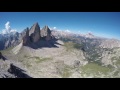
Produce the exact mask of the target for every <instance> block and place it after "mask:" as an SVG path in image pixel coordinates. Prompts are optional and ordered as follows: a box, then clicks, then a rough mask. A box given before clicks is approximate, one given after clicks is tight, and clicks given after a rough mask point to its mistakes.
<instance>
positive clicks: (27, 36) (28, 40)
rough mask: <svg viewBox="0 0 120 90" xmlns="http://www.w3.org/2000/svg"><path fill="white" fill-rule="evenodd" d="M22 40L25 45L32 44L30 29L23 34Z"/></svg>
mask: <svg viewBox="0 0 120 90" xmlns="http://www.w3.org/2000/svg"><path fill="white" fill-rule="evenodd" d="M22 40H23V45H28V44H29V43H30V37H29V28H26V29H25V30H24V31H23V32H22Z"/></svg>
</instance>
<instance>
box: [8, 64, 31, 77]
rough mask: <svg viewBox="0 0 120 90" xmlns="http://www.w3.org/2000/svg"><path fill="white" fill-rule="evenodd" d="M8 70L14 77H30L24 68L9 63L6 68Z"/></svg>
mask: <svg viewBox="0 0 120 90" xmlns="http://www.w3.org/2000/svg"><path fill="white" fill-rule="evenodd" d="M8 72H9V73H11V74H14V75H15V76H16V78H32V77H30V76H29V75H27V74H26V73H24V72H25V70H23V69H21V68H19V67H17V66H15V65H13V64H10V68H9V69H8Z"/></svg>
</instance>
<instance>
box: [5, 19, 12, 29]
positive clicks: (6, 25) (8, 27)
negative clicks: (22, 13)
mask: <svg viewBox="0 0 120 90" xmlns="http://www.w3.org/2000/svg"><path fill="white" fill-rule="evenodd" d="M5 29H6V30H7V31H10V30H11V28H10V22H9V21H8V22H7V23H6V24H5Z"/></svg>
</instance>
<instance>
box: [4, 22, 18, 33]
mask: <svg viewBox="0 0 120 90" xmlns="http://www.w3.org/2000/svg"><path fill="white" fill-rule="evenodd" d="M16 31H17V30H16V29H11V27H10V22H9V21H7V23H6V24H5V29H3V30H2V34H8V33H10V32H16Z"/></svg>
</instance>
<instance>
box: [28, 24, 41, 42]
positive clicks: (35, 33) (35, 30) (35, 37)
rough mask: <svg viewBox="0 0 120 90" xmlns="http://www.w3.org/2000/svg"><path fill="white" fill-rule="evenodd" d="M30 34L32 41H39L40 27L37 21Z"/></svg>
mask: <svg viewBox="0 0 120 90" xmlns="http://www.w3.org/2000/svg"><path fill="white" fill-rule="evenodd" d="M29 36H30V41H31V42H37V41H39V40H40V27H39V25H38V23H35V24H34V25H33V26H32V27H31V28H30V30H29Z"/></svg>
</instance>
